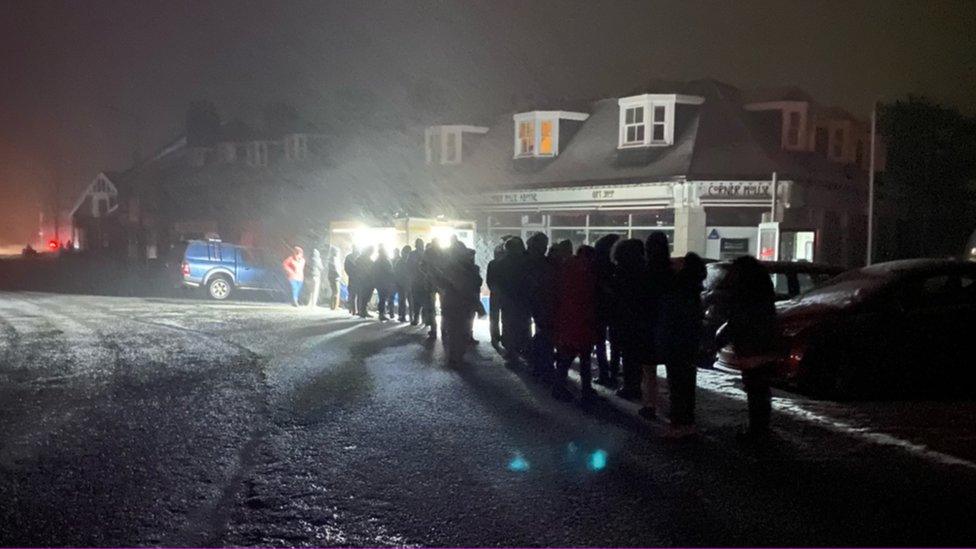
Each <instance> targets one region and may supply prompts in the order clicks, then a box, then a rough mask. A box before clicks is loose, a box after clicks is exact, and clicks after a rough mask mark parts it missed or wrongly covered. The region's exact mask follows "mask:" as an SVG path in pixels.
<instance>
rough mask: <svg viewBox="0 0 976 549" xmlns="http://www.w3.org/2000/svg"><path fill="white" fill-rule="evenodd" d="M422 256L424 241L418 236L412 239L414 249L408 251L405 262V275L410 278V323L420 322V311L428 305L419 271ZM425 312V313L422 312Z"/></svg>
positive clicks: (422, 278) (425, 290)
mask: <svg viewBox="0 0 976 549" xmlns="http://www.w3.org/2000/svg"><path fill="white" fill-rule="evenodd" d="M423 257H424V241H423V240H422V239H420V238H418V239H417V240H416V241H414V249H413V251H412V252H410V260H409V262H408V263H407V277H408V279H409V280H410V325H411V326H416V325H418V324H420V318H421V313H424V309H425V308H427V307H429V306H428V304H427V301H426V298H427V288H426V284H425V283H424V277H423V273H421V272H420V263H421V262H422V261H423ZM424 314H426V313H424Z"/></svg>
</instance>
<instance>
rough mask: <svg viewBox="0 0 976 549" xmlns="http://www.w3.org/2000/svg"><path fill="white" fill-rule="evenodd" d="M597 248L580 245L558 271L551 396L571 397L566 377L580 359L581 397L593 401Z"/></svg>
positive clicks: (596, 321) (559, 398) (597, 324)
mask: <svg viewBox="0 0 976 549" xmlns="http://www.w3.org/2000/svg"><path fill="white" fill-rule="evenodd" d="M595 259H596V251H595V250H594V249H593V248H591V247H590V246H580V247H579V250H577V251H576V255H575V256H573V257H570V258H569V259H568V260H566V261H565V262H564V263H563V264H562V267H561V268H560V269H559V272H558V276H557V279H558V286H557V292H556V295H557V300H556V309H555V333H554V338H555V345H556V378H555V381H554V383H553V386H552V396H553V397H554V398H556V399H558V400H571V399H572V393H570V391H569V389H568V388H567V387H566V377H567V375H568V373H569V368H570V366H572V364H573V361H575V360H576V359H577V358H579V368H580V388H581V391H582V393H581V397H582V400H583V402H584V403H587V402H592V401H594V400H596V392H595V391H594V390H593V385H592V384H591V380H592V377H593V372H592V367H593V363H592V359H591V358H590V357H591V355H592V353H593V347H594V346H595V345H596V343H597V341H599V339H600V338H599V335H600V334H599V322H598V320H597V296H598V293H597V276H596V265H595Z"/></svg>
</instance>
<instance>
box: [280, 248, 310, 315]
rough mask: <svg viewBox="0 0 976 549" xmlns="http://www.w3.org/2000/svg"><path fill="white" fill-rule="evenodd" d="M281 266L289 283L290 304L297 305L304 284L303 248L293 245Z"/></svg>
mask: <svg viewBox="0 0 976 549" xmlns="http://www.w3.org/2000/svg"><path fill="white" fill-rule="evenodd" d="M281 266H282V268H284V269H285V277H286V278H287V279H288V284H289V285H291V304H292V306H294V307H298V296H299V295H301V293H302V286H304V285H305V250H302V247H301V246H295V247H294V248H292V254H291V255H290V256H288V257H286V258H285V260H284V261H282V262H281Z"/></svg>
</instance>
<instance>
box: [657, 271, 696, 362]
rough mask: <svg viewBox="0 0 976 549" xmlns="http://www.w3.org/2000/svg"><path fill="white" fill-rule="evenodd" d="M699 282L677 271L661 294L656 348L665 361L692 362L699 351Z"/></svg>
mask: <svg viewBox="0 0 976 549" xmlns="http://www.w3.org/2000/svg"><path fill="white" fill-rule="evenodd" d="M701 290H702V288H701V283H700V282H697V281H694V282H692V281H688V280H685V279H683V278H682V277H681V276H680V275H679V276H676V277H675V278H674V282H673V284H671V287H670V288H669V289H668V290H667V291H666V292H665V293H664V295H663V296H662V298H661V301H660V304H661V314H660V315H659V317H658V325H657V333H656V334H655V336H656V338H657V350H658V353H659V358H660V359H661V360H663V361H665V362H677V363H684V362H691V361H692V360H693V359H694V357H695V355H696V354H697V353H698V348H699V346H700V345H701V338H702V333H703V328H702V323H703V321H704V318H705V314H704V309H703V307H702V301H701Z"/></svg>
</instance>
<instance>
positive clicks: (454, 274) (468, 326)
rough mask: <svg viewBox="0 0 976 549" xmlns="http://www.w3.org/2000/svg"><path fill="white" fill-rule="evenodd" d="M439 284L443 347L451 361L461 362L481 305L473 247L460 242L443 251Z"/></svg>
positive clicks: (468, 344) (479, 276) (479, 285)
mask: <svg viewBox="0 0 976 549" xmlns="http://www.w3.org/2000/svg"><path fill="white" fill-rule="evenodd" d="M441 261H442V269H441V272H440V277H439V279H438V283H437V286H438V287H439V288H440V295H441V319H442V321H443V324H444V332H443V333H444V348H445V351H446V352H447V360H448V364H451V365H458V364H460V363H461V362H462V361H463V360H464V352H465V351H466V350H467V348H468V347H469V346H470V345H471V331H472V328H473V322H474V316H475V314H476V313H479V312H480V314H484V310H483V309H482V308H481V283H482V280H481V275H480V273H479V272H478V266H477V265H476V264H475V262H474V250H469V249H468V248H467V247H466V246H465V245H464V244H462V243H460V242H457V243H455V244H453V245H452V246H451V249H450V250H449V251H447V252H443V255H442V258H441Z"/></svg>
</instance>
